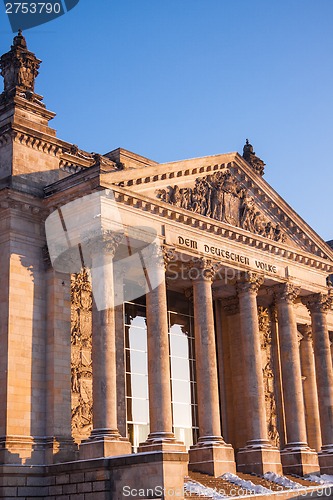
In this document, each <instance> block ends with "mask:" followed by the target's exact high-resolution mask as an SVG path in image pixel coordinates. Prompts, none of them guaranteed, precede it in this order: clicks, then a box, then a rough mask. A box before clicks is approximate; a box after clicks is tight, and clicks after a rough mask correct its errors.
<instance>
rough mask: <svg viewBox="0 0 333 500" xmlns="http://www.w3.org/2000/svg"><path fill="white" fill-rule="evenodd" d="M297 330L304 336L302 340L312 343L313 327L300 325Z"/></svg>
mask: <svg viewBox="0 0 333 500" xmlns="http://www.w3.org/2000/svg"><path fill="white" fill-rule="evenodd" d="M297 330H298V331H299V333H300V334H301V335H302V340H304V341H306V342H312V328H311V325H298V326H297Z"/></svg>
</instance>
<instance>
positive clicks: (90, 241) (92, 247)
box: [81, 229, 124, 258]
mask: <svg viewBox="0 0 333 500" xmlns="http://www.w3.org/2000/svg"><path fill="white" fill-rule="evenodd" d="M123 237H124V233H122V232H116V231H112V230H110V229H99V230H97V231H89V232H88V233H86V234H84V235H83V237H82V243H81V248H82V250H83V254H84V257H85V258H86V257H88V256H89V257H90V258H92V256H93V255H98V254H101V255H102V254H108V255H109V256H111V257H113V256H114V254H115V253H116V250H117V248H118V246H119V244H120V242H121V240H122V239H123Z"/></svg>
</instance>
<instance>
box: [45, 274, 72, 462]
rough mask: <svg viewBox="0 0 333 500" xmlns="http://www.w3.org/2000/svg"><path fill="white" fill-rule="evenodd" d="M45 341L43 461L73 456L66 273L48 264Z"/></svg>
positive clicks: (58, 460) (68, 295) (66, 460)
mask: <svg viewBox="0 0 333 500" xmlns="http://www.w3.org/2000/svg"><path fill="white" fill-rule="evenodd" d="M46 287H47V294H46V300H47V318H48V320H47V324H46V334H47V344H46V380H47V387H46V389H47V390H46V436H47V442H46V452H45V459H46V463H51V464H52V463H59V462H69V461H71V460H74V459H75V458H76V453H77V445H75V443H74V441H73V438H72V433H71V378H70V377H71V338H70V331H71V304H70V300H71V297H70V276H69V275H68V274H62V273H59V272H57V271H55V270H54V269H53V268H51V267H49V268H48V270H47V271H46Z"/></svg>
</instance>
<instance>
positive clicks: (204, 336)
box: [189, 259, 236, 477]
mask: <svg viewBox="0 0 333 500" xmlns="http://www.w3.org/2000/svg"><path fill="white" fill-rule="evenodd" d="M190 277H191V279H192V283H193V306H194V336H195V353H196V374H197V395H198V418H199V440H198V443H197V444H195V445H194V446H192V447H191V449H190V452H189V456H190V463H189V469H190V470H194V471H199V472H204V473H207V474H211V475H214V476H215V477H216V476H220V475H221V474H223V473H225V472H235V470H236V468H235V460H234V451H233V448H232V447H231V445H230V444H226V443H225V442H224V440H223V438H222V436H221V422H220V401H219V391H218V376H217V360H216V345H215V329H214V314H213V297H212V280H213V277H214V268H213V266H212V264H211V262H210V261H207V260H205V259H202V260H201V261H200V263H199V264H198V266H196V267H193V268H192V269H191V270H190Z"/></svg>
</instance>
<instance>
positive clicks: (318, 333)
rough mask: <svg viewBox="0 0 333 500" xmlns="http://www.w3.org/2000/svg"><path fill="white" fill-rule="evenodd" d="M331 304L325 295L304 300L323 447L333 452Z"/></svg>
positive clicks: (316, 295) (330, 300) (317, 295)
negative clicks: (311, 342)
mask: <svg viewBox="0 0 333 500" xmlns="http://www.w3.org/2000/svg"><path fill="white" fill-rule="evenodd" d="M331 302H332V299H331V298H330V297H328V296H326V295H324V294H315V295H312V296H310V297H306V298H305V300H304V303H305V304H306V305H307V307H308V309H309V311H310V314H311V326H312V335H313V348H314V356H315V364H316V377H317V388H318V400H319V414H320V423H321V436H322V446H323V450H325V449H326V450H327V449H330V450H331V452H333V369H332V358H331V350H330V339H329V334H328V328H327V311H328V309H329V307H330V306H331Z"/></svg>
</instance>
